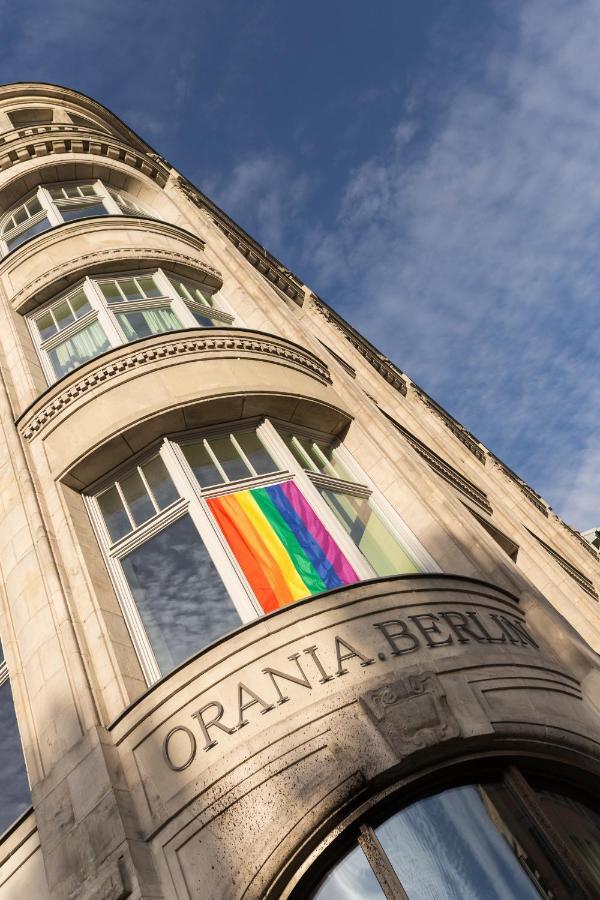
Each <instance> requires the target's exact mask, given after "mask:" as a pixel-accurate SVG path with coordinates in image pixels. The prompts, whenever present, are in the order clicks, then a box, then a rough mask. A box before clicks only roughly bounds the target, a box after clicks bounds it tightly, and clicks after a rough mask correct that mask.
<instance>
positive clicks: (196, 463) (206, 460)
mask: <svg viewBox="0 0 600 900" xmlns="http://www.w3.org/2000/svg"><path fill="white" fill-rule="evenodd" d="M182 450H183V452H184V455H185V458H186V459H187V461H188V463H189V464H190V467H191V469H192V471H193V473H194V475H195V476H196V478H197V479H198V481H199V483H200V484H201V485H202V487H209V486H210V485H211V484H220V482H221V481H223V476H222V475H221V473H220V472H219V470H218V468H217V467H216V465H215V464H214V462H213V460H212V457H211V456H210V455H209V452H208V450H207V449H206V447H205V446H204V441H198V442H197V443H194V444H184V445H183V447H182Z"/></svg>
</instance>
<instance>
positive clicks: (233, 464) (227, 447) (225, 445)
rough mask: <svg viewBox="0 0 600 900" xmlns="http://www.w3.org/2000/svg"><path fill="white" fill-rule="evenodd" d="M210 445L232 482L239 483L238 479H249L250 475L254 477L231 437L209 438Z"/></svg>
mask: <svg viewBox="0 0 600 900" xmlns="http://www.w3.org/2000/svg"><path fill="white" fill-rule="evenodd" d="M208 443H209V444H210V448H211V450H212V452H213V453H214V454H215V456H216V457H217V459H218V460H219V462H220V464H221V466H222V467H223V468H224V469H225V472H226V474H227V477H228V478H229V480H230V481H237V479H238V478H247V477H248V476H249V475H252V472H251V471H250V469H249V468H248V466H247V465H246V463H245V462H244V460H243V459H242V457H241V456H240V455H239V453H238V452H237V450H236V449H235V447H234V446H233V444H232V442H231V438H230V437H229V435H227V436H226V437H215V438H209V439H208Z"/></svg>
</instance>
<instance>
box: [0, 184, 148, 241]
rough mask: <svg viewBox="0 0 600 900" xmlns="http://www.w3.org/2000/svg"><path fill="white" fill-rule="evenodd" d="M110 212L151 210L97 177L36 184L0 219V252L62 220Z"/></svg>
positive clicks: (143, 212)
mask: <svg viewBox="0 0 600 900" xmlns="http://www.w3.org/2000/svg"><path fill="white" fill-rule="evenodd" d="M113 215H129V216H146V217H149V216H150V215H151V213H149V212H148V211H147V210H146V209H145V208H144V207H143V205H142V204H140V203H139V202H138V201H137V200H134V199H133V197H130V196H129V194H127V193H126V192H125V191H117V190H115V189H114V188H110V187H108V186H107V185H105V184H104V182H102V181H100V180H96V181H84V182H73V183H65V184H56V185H49V186H47V187H43V186H40V187H38V188H37V189H36V190H35V191H34V192H33V193H32V194H31V195H30V196H29V197H27V198H26V199H25V200H24V201H23V202H21V203H20V204H19V205H18V206H17V207H16V208H14V209H11V210H10V211H9V212H7V213H6V215H5V216H4V217H3V218H2V219H0V255H2V256H6V255H7V254H8V253H10V252H11V250H14V249H16V248H17V247H18V246H19V245H20V244H22V243H24V242H25V241H27V240H29V238H32V237H34V235H36V234H39V233H40V232H42V231H47V230H48V229H49V228H54V227H55V226H56V225H61V224H62V223H63V222H72V221H74V220H75V219H84V218H89V217H90V216H113Z"/></svg>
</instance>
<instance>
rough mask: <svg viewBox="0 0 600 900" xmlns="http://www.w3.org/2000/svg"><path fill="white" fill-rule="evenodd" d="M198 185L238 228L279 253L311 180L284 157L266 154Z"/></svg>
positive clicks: (240, 163)
mask: <svg viewBox="0 0 600 900" xmlns="http://www.w3.org/2000/svg"><path fill="white" fill-rule="evenodd" d="M201 186H202V189H203V190H204V191H205V192H206V193H207V194H208V195H209V196H211V197H212V198H213V199H214V200H215V201H216V202H217V203H218V204H219V205H220V206H222V207H223V208H224V209H226V210H227V212H228V213H230V214H231V215H232V216H234V218H236V219H237V220H238V221H239V223H240V225H242V226H243V227H244V228H246V229H247V230H248V231H249V232H251V233H252V234H253V235H255V236H256V238H257V239H258V240H259V241H261V242H262V243H263V244H265V245H266V246H268V247H269V249H270V250H272V251H273V252H274V253H278V252H280V248H281V246H282V243H283V236H284V233H285V232H286V230H287V229H288V228H290V227H291V226H292V224H293V221H294V219H295V217H296V215H297V214H298V212H299V210H300V208H301V207H302V204H303V202H304V200H305V199H306V196H307V193H308V190H309V187H310V180H309V178H308V176H307V175H305V174H300V173H296V172H295V171H293V169H292V166H291V164H290V162H289V161H288V160H286V159H284V158H283V157H280V156H276V155H272V154H266V155H264V156H253V157H250V158H248V159H246V160H243V161H242V162H239V163H238V164H237V165H235V166H234V168H233V171H232V173H231V175H230V176H229V177H227V178H224V177H219V178H213V179H210V178H209V179H204V181H203V182H202V181H201Z"/></svg>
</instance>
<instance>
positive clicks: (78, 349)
mask: <svg viewBox="0 0 600 900" xmlns="http://www.w3.org/2000/svg"><path fill="white" fill-rule="evenodd" d="M107 350H110V344H109V342H108V338H107V337H106V335H105V333H104V329H103V328H102V326H101V325H100V324H99V323H98V322H92V323H91V324H90V325H86V327H85V328H82V329H81V331H78V332H77V334H74V335H72V337H70V338H67V340H66V341H63V342H62V343H60V344H57V345H56V347H54V348H53V349H52V350H48V357H49V359H50V362H51V363H52V366H53V368H54V371H55V373H56V377H57V378H62V376H63V375H66V374H67V372H71V371H72V370H73V369H76V368H77V367H78V366H81V365H83V363H84V362H87V361H88V359H92V358H93V357H94V356H98V354H100V353H105V352H106V351H107Z"/></svg>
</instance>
